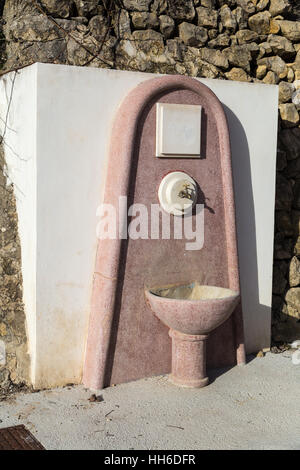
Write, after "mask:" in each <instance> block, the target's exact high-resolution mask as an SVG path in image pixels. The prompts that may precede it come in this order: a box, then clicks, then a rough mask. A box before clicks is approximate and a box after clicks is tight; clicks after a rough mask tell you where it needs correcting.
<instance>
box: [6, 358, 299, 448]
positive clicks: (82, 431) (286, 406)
mask: <svg viewBox="0 0 300 470" xmlns="http://www.w3.org/2000/svg"><path fill="white" fill-rule="evenodd" d="M210 378H211V383H210V385H209V386H207V387H205V388H203V389H186V388H181V387H176V386H175V385H172V384H171V383H170V382H169V381H168V378H167V376H160V377H154V378H149V379H143V380H139V381H137V382H131V383H128V384H122V385H118V386H115V387H110V388H107V389H105V390H104V391H103V392H101V394H102V395H103V398H104V401H102V402H89V401H88V398H89V397H90V395H91V392H90V391H88V390H85V389H84V388H83V387H82V386H74V387H65V388H57V389H53V390H45V391H41V392H37V393H32V394H19V395H17V396H15V397H14V398H13V399H10V400H9V401H4V402H2V403H1V407H0V427H5V426H12V425H16V424H25V426H26V427H27V428H28V429H29V430H30V431H31V432H32V433H33V434H34V435H35V437H37V439H38V440H39V441H40V442H41V443H42V444H43V445H44V446H45V447H46V449H49V450H50V449H126V450H128V449H146V450H147V449H148V450H155V449H169V450H173V449H235V450H237V449H264V450H267V449H298V450H300V440H299V435H300V421H299V413H300V399H299V398H300V392H299V390H300V368H299V366H294V365H293V364H292V362H291V358H290V357H289V356H288V355H274V354H267V355H266V356H265V357H264V358H255V359H253V360H252V361H250V362H248V364H247V365H246V366H240V367H234V368H232V369H230V370H229V371H227V372H226V373H224V371H222V370H216V371H214V372H213V374H212V373H210Z"/></svg>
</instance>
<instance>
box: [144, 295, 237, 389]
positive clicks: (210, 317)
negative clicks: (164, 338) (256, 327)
mask: <svg viewBox="0 0 300 470" xmlns="http://www.w3.org/2000/svg"><path fill="white" fill-rule="evenodd" d="M214 290H215V288H214V287H213V288H212V291H214ZM228 294H229V295H228ZM228 294H227V297H218V298H201V297H200V296H199V298H198V299H197V300H196V299H193V300H190V299H186V298H182V297H180V296H178V298H168V297H163V296H161V295H159V294H158V293H153V292H152V291H151V290H148V289H146V291H145V295H146V298H147V301H148V302H149V306H150V308H151V310H152V311H153V313H154V314H155V315H156V316H157V317H158V318H159V319H160V321H161V322H162V323H163V324H164V325H166V326H168V328H170V331H169V336H170V337H171V338H172V372H171V381H172V382H174V383H175V384H178V385H183V386H186V387H204V386H205V385H207V384H208V377H206V375H205V373H206V339H207V337H208V334H209V333H210V332H211V331H213V330H214V329H215V328H217V327H218V326H220V325H222V323H224V321H225V320H227V318H229V316H230V315H231V314H232V312H233V310H234V308H235V307H236V306H237V304H238V302H239V301H240V295H239V293H238V292H234V291H230V290H229V291H228Z"/></svg>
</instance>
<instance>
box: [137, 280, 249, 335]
mask: <svg viewBox="0 0 300 470" xmlns="http://www.w3.org/2000/svg"><path fill="white" fill-rule="evenodd" d="M145 293H146V298H147V300H148V302H149V304H150V306H151V309H152V311H153V313H154V314H155V315H156V316H157V317H158V318H159V319H160V320H161V321H162V322H163V323H164V324H165V325H166V326H168V327H169V328H172V329H173V330H177V331H179V332H180V333H185V334H188V335H203V334H208V333H210V332H211V331H212V330H214V329H215V328H217V327H218V326H219V325H221V324H222V323H223V322H224V321H225V320H227V318H229V316H230V315H231V313H232V312H233V310H234V308H235V307H236V305H237V304H238V302H239V298H240V295H239V293H238V292H235V291H233V290H231V289H226V288H224V287H215V286H205V285H200V284H199V283H197V282H191V283H189V284H184V285H182V284H181V285H170V286H164V287H156V288H152V289H146V291H145Z"/></svg>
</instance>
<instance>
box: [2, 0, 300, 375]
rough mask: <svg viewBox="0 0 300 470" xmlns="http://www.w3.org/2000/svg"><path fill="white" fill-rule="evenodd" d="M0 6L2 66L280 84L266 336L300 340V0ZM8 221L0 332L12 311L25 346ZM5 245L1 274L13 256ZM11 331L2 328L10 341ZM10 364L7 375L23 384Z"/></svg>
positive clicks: (119, 0)
mask: <svg viewBox="0 0 300 470" xmlns="http://www.w3.org/2000/svg"><path fill="white" fill-rule="evenodd" d="M0 13H1V15H2V23H1V25H2V26H1V27H2V32H1V35H0V39H2V41H1V42H0V55H1V64H2V69H3V71H7V70H13V69H17V68H20V67H22V66H26V65H29V64H32V63H34V62H36V61H39V62H49V63H63V64H70V65H79V66H94V67H106V68H116V69H125V70H138V71H143V72H157V73H169V74H186V75H190V76H201V77H208V78H219V79H227V80H240V81H247V82H262V83H269V84H279V91H280V99H279V141H278V161H277V168H278V173H277V196H276V235H275V250H274V288H273V293H274V298H273V340H274V341H275V342H282V341H290V340H292V339H295V338H297V339H298V338H300V323H299V318H300V261H299V260H298V257H299V258H300V233H299V228H300V223H299V220H300V219H299V215H300V129H299V111H300V5H299V2H298V0H227V1H226V0H102V1H101V0H100V1H98V0H41V1H38V0H6V1H0ZM3 39H4V41H3ZM262 158H263V155H262ZM9 191H10V193H7V195H6V199H5V198H4V199H3V201H8V202H3V201H2V200H1V207H0V213H1V214H0V215H1V217H2V211H3V210H4V206H5V204H11V205H12V207H13V202H12V192H11V190H10V189H9ZM7 223H8V224H11V227H12V228H11V230H12V232H11V233H12V235H11V236H12V237H14V241H13V243H12V245H11V246H12V247H14V248H16V252H15V255H14V264H13V267H11V268H10V270H9V273H11V272H12V274H9V273H8V274H5V276H16V279H18V281H17V283H16V284H15V287H16V290H15V288H12V289H9V290H8V293H7V298H6V302H7V305H8V309H7V310H5V309H4V310H3V312H0V320H1V319H2V320H1V321H2V323H0V334H1V331H2V332H4V333H5V332H6V328H7V326H9V325H10V324H11V323H10V315H12V314H14V315H13V316H14V318H17V319H18V323H19V327H18V328H19V329H18V332H20V331H22V334H21V338H22V339H21V340H20V341H21V344H24V331H25V329H24V314H23V310H22V307H21V301H20V279H19V277H20V274H19V255H18V250H19V247H18V245H17V241H16V240H17V238H16V222H15V212H14V210H12V212H11V214H10V215H9V212H8V213H7ZM4 233H6V232H4ZM2 237H3V234H2ZM5 243H7V242H5ZM5 243H4V245H1V249H2V250H3V253H4V256H2V259H3V260H4V261H3V262H2V271H3V266H4V267H5V266H6V264H5V263H6V261H5V259H6V258H9V259H10V255H9V253H10V249H11V248H9V247H10V244H9V240H8V245H6V244H5ZM7 246H8V248H7ZM1 253H2V252H1ZM2 259H1V260H2ZM11 270H13V271H11ZM4 271H5V268H4ZM2 277H3V275H2ZM5 279H6V278H3V285H4V289H3V288H2V287H1V289H2V292H6V291H5V282H6V281H5ZM7 282H9V281H8V280H7ZM11 285H12V284H11ZM15 296H17V298H18V307H15ZM1 298H2V297H1ZM1 307H2V305H1V304H0V308H1ZM1 315H2V317H1ZM1 325H3V326H2V330H1ZM18 332H17V330H16V331H15V330H11V333H10V336H9V335H7V334H5V335H3V337H4V338H5V341H7V344H9V338H11V337H12V336H14V335H16V337H17V336H18ZM12 344H14V346H15V347H16V344H15V342H14V341H13V343H12ZM12 359H13V356H12ZM17 363H18V361H17ZM13 364H14V365H12V366H11V367H10V369H9V370H10V371H11V377H12V378H13V380H14V381H18V380H19V381H20V380H21V379H20V377H21V376H22V374H21V373H19V372H16V369H14V367H15V365H16V363H15V362H13ZM21 369H22V367H21ZM4 370H6V371H7V369H4ZM19 370H20V368H19ZM23 370H24V368H23ZM0 372H1V369H0ZM6 374H7V372H6ZM23 375H24V374H23ZM0 383H1V375H0Z"/></svg>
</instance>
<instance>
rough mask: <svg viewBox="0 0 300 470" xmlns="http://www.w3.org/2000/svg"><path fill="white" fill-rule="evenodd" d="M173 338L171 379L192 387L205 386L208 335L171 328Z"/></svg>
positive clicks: (206, 382) (183, 385)
mask: <svg viewBox="0 0 300 470" xmlns="http://www.w3.org/2000/svg"><path fill="white" fill-rule="evenodd" d="M169 336H170V337H171V338H172V367H171V374H170V377H169V379H170V381H171V382H173V383H174V384H175V385H180V386H182V387H190V388H202V387H205V386H206V385H207V384H208V382H209V379H208V377H207V376H206V340H207V338H208V336H207V335H185V334H181V333H179V332H178V331H174V330H170V331H169Z"/></svg>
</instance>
